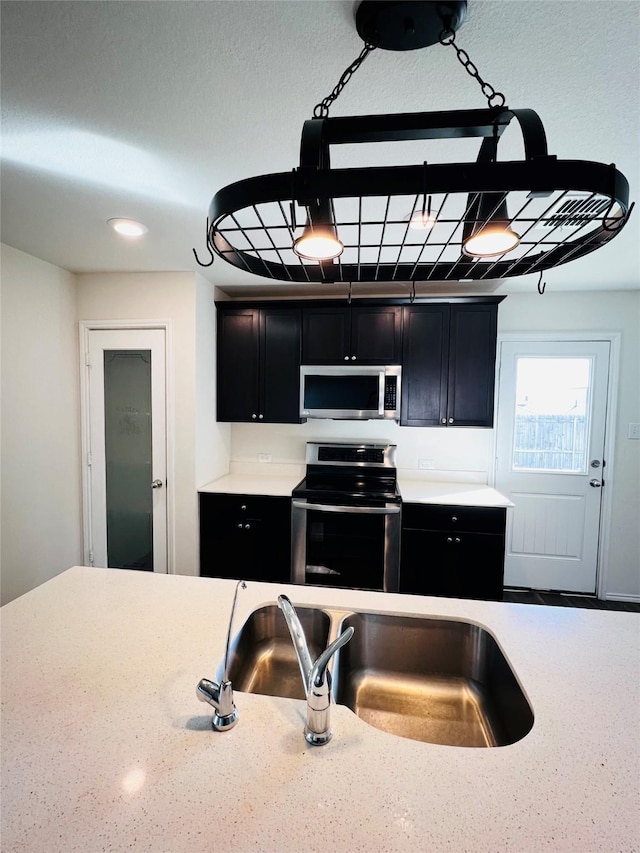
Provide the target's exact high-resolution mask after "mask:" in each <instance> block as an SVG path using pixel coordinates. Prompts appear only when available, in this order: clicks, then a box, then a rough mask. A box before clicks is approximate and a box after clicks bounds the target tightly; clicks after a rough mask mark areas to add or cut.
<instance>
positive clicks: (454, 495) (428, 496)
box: [199, 466, 513, 507]
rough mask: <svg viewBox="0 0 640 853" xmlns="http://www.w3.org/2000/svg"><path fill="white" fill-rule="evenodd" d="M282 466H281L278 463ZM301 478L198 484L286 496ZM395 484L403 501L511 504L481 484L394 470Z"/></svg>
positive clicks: (281, 475)
mask: <svg viewBox="0 0 640 853" xmlns="http://www.w3.org/2000/svg"><path fill="white" fill-rule="evenodd" d="M282 467H283V468H284V466H282ZM303 477H304V468H302V469H301V470H298V469H297V468H295V467H294V470H293V471H292V472H287V473H285V472H284V471H281V472H278V473H277V474H266V473H240V474H235V473H234V474H227V475H225V476H224V477H220V478H219V479H218V480H214V481H213V482H211V483H207V484H206V485H205V486H202V487H201V488H200V489H199V491H200V492H205V493H207V492H214V493H222V494H248V495H276V496H290V495H291V492H292V490H293V489H294V488H295V487H296V486H297V485H298V483H299V482H300V480H301V479H302V478H303ZM398 487H399V489H400V494H401V495H402V500H403V501H405V502H406V503H430V504H449V505H456V506H488V507H492V506H493V507H511V506H513V503H512V502H511V501H510V500H509V499H508V498H507V497H505V495H503V494H501V493H500V492H498V491H497V490H496V489H493V488H491V487H490V486H487V485H483V484H482V483H473V482H455V481H438V480H429V479H427V478H421V477H416V476H409V475H407V474H404V473H402V472H399V473H398Z"/></svg>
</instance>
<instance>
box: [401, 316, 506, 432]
mask: <svg viewBox="0 0 640 853" xmlns="http://www.w3.org/2000/svg"><path fill="white" fill-rule="evenodd" d="M403 313H404V316H403V330H404V332H403V354H402V413H401V419H400V423H401V425H402V426H474V427H490V426H493V394H494V382H495V359H496V334H497V314H498V305H497V302H492V303H475V302H469V303H462V304H451V303H450V304H446V303H441V304H440V303H435V304H422V305H407V306H405V307H404V308H403Z"/></svg>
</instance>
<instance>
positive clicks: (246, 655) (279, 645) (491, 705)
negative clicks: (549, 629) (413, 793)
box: [219, 604, 533, 747]
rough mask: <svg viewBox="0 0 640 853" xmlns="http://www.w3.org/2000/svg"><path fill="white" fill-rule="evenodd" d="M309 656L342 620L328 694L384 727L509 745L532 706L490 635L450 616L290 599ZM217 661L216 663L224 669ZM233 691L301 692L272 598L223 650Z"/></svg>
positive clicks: (527, 726) (465, 742) (529, 718)
mask: <svg viewBox="0 0 640 853" xmlns="http://www.w3.org/2000/svg"><path fill="white" fill-rule="evenodd" d="M296 612H297V613H298V616H299V618H300V621H301V623H302V626H303V628H304V631H305V635H306V637H307V642H308V645H309V650H310V652H311V655H312V657H313V658H314V659H315V658H316V657H317V656H318V655H319V654H320V652H321V651H322V650H323V649H324V648H326V646H327V645H328V644H329V643H330V642H331V641H332V640H333V639H334V638H335V637H337V636H338V634H340V633H341V632H342V631H343V630H344V629H345V628H347V627H348V626H350V625H353V627H354V628H355V633H354V635H353V637H352V639H351V640H350V642H348V643H347V644H346V645H345V646H343V648H341V649H340V651H339V652H338V653H337V655H336V659H335V662H334V665H333V683H332V695H333V699H334V701H335V702H336V703H337V704H340V705H346V706H347V707H348V708H350V709H351V710H352V711H353V712H354V713H355V714H357V715H358V717H360V718H361V719H362V720H364V721H365V722H366V723H368V724H369V725H371V726H374V727H375V728H377V729H381V730H382V731H385V732H389V733H391V734H394V735H399V736H400V737H405V738H411V739H413V740H417V741H423V742H426V743H437V744H446V745H450V746H461V747H497V746H507V745H509V744H513V743H516V742H517V741H519V740H521V739H522V738H523V737H525V735H527V733H528V732H529V731H530V730H531V727H532V725H533V712H532V710H531V707H530V705H529V702H528V701H527V698H526V696H525V695H524V693H523V691H522V689H521V687H520V685H519V683H518V680H517V679H516V677H515V674H514V672H513V670H512V669H511V666H510V665H509V662H508V661H507V659H506V658H505V656H504V654H503V653H502V651H501V649H500V647H499V646H498V644H497V642H496V641H495V639H494V638H493V636H492V635H491V634H490V633H489V632H488V631H487V630H485V629H484V628H482V627H481V626H479V625H474V624H472V623H470V622H464V621H458V620H453V619H451V620H450V619H437V618H430V617H418V616H405V615H395V614H389V613H375V612H353V611H344V610H329V609H324V608H319V607H318V608H315V607H296ZM222 666H223V664H222V663H221V664H220V667H219V673H220V674H221V670H222ZM229 678H230V679H231V682H232V684H233V688H234V690H239V691H244V692H246V693H261V694H264V695H267V696H285V697H289V698H293V699H304V698H305V695H304V688H303V686H302V679H301V676H300V669H299V666H298V661H297V658H296V654H295V651H294V648H293V644H292V642H291V637H290V635H289V631H288V629H287V625H286V622H285V620H284V616H283V614H282V612H281V610H280V608H279V607H278V606H277V604H273V605H271V604H269V605H266V606H264V607H261V608H259V609H257V610H255V611H254V612H253V613H251V614H250V615H249V617H248V618H247V620H246V622H245V623H244V625H243V626H242V628H241V629H240V630H239V631H238V633H237V634H236V636H235V637H234V638H233V640H232V643H231V646H230V649H229Z"/></svg>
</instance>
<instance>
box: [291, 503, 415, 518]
mask: <svg viewBox="0 0 640 853" xmlns="http://www.w3.org/2000/svg"><path fill="white" fill-rule="evenodd" d="M291 505H292V506H293V507H295V508H296V509H312V510H315V511H316V512H357V513H372V514H374V515H396V514H397V513H399V512H400V506H399V505H395V504H394V505H393V506H336V505H335V504H309V503H305V501H295V500H294V501H292V502H291Z"/></svg>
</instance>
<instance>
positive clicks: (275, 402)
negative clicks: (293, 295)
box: [260, 308, 301, 424]
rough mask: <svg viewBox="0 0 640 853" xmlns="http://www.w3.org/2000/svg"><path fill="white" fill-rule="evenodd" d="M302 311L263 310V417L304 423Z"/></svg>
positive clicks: (279, 421)
mask: <svg viewBox="0 0 640 853" xmlns="http://www.w3.org/2000/svg"><path fill="white" fill-rule="evenodd" d="M300 339H301V318H300V311H298V310H294V309H286V308H284V309H278V308H263V309H262V310H261V311H260V367H261V371H262V382H261V395H260V399H261V404H260V414H261V415H262V416H263V417H262V418H261V420H262V421H263V422H265V423H280V424H284V423H291V424H297V423H300Z"/></svg>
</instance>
